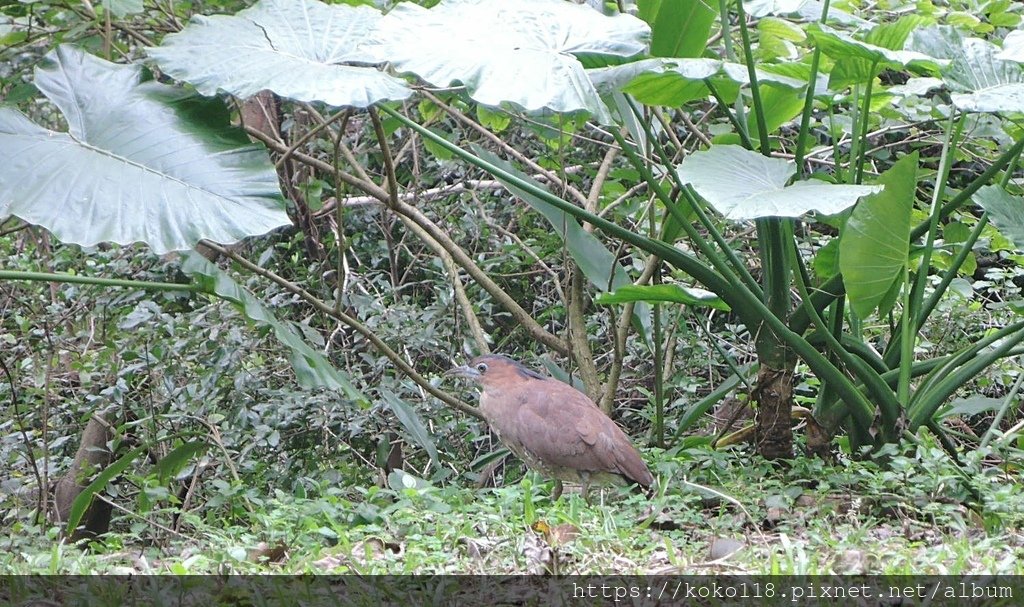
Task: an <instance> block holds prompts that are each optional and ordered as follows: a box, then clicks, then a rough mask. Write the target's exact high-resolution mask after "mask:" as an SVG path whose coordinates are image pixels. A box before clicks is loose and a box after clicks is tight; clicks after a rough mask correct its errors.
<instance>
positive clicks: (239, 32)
mask: <svg viewBox="0 0 1024 607" xmlns="http://www.w3.org/2000/svg"><path fill="white" fill-rule="evenodd" d="M380 18H381V14H380V13H379V12H378V11H377V10H376V9H374V8H372V7H369V6H347V5H343V4H339V5H329V4H324V3H323V2H319V1H318V0H260V2H258V3H257V4H256V5H254V6H252V7H251V8H247V9H245V10H243V11H241V12H239V13H238V14H237V15H233V16H229V15H214V16H212V17H204V16H196V17H193V18H192V21H191V23H190V24H189V25H188V27H186V28H185V29H184V30H182V31H181V32H179V33H177V34H171V35H169V36H167V37H166V38H164V41H163V44H161V45H160V46H158V47H156V48H149V49H147V51H146V52H147V53H148V54H149V56H150V57H152V58H153V59H155V60H156V62H157V63H158V64H159V65H160V67H161V68H162V69H163V70H164V71H166V72H167V73H168V74H170V75H172V76H174V77H175V78H178V79H179V80H184V81H186V82H189V83H191V84H193V85H194V86H195V87H196V89H198V90H199V92H201V93H203V94H204V95H215V94H217V92H218V91H227V92H229V93H231V94H233V95H237V96H239V97H243V98H245V97H251V96H253V95H255V94H256V93H258V92H259V91H261V90H264V89H270V90H272V91H274V92H275V93H277V94H278V95H281V96H283V97H288V98H291V99H296V100H299V101H323V102H324V103H327V104H329V105H334V106H353V107H360V108H362V107H367V106H369V105H372V104H374V103H376V102H378V101H381V100H386V99H405V98H406V97H408V96H409V95H410V94H411V93H412V91H411V90H410V89H409V88H408V87H406V86H405V83H404V82H402V81H401V80H399V79H397V78H393V77H391V76H389V75H387V74H384V73H382V72H381V71H379V70H377V69H375V68H372V67H365V66H361V65H354V63H360V64H366V63H374V62H375V61H377V59H376V57H375V55H374V53H373V51H372V50H371V49H370V48H369V47H368V46H367V45H366V44H365V42H366V41H367V39H368V38H369V36H370V35H371V33H372V32H373V28H374V27H375V25H376V24H377V22H378V21H379V20H380Z"/></svg>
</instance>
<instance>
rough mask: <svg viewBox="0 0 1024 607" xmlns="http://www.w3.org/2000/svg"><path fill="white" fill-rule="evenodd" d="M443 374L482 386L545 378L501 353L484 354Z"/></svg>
mask: <svg viewBox="0 0 1024 607" xmlns="http://www.w3.org/2000/svg"><path fill="white" fill-rule="evenodd" d="M445 375H454V376H456V377H462V378H465V379H468V380H471V381H474V382H476V383H478V384H481V385H483V386H485V387H486V386H487V385H488V384H492V383H494V382H499V381H503V380H504V381H508V380H512V379H518V380H520V381H521V380H524V379H547V378H546V377H545V376H543V375H541V374H540V373H537V372H536V371H533V370H532V369H529V368H527V367H525V366H523V365H522V364H521V363H519V362H517V361H515V360H512V359H511V358H509V357H507V356H503V355H501V354H485V355H483V356H477V357H476V358H474V359H473V360H471V361H469V364H468V365H462V366H460V367H454V368H452V369H450V370H448V371H447V372H446V373H445Z"/></svg>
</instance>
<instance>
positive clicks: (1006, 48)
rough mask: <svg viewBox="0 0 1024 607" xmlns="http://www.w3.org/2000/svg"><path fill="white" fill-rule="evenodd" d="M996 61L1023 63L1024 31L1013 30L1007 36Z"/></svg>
mask: <svg viewBox="0 0 1024 607" xmlns="http://www.w3.org/2000/svg"><path fill="white" fill-rule="evenodd" d="M996 59H1002V60H1004V61H1016V62H1018V63H1024V30H1014V31H1012V32H1010V33H1009V34H1007V36H1006V39H1005V40H1003V48H1002V50H1001V51H999V54H997V55H996Z"/></svg>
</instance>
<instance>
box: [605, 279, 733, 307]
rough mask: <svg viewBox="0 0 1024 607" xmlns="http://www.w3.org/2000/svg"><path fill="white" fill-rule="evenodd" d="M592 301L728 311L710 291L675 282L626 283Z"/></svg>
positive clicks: (720, 299) (720, 300)
mask: <svg viewBox="0 0 1024 607" xmlns="http://www.w3.org/2000/svg"><path fill="white" fill-rule="evenodd" d="M594 301H595V302H596V303H599V304H618V303H629V302H635V301H645V302H647V303H658V302H668V303H679V304H685V305H688V306H694V307H698V308H701V307H703V308H714V309H716V310H723V311H726V312H728V311H729V310H730V309H731V308H729V304H727V303H725V302H724V301H722V298H721V297H719V296H718V295H715V294H714V293H712V292H711V291H705V290H704V289H698V288H695V287H683V286H680V285H676V284H661V285H642V286H641V285H626V286H624V287H619V288H618V289H615V290H614V291H612V292H611V293H599V294H598V295H597V297H595V298H594Z"/></svg>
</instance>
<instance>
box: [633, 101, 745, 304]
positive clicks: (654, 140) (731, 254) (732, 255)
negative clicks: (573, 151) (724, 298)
mask: <svg viewBox="0 0 1024 607" xmlns="http://www.w3.org/2000/svg"><path fill="white" fill-rule="evenodd" d="M629 106H630V109H631V110H632V111H633V114H634V115H635V116H636V117H637V120H638V122H639V124H642V125H643V127H644V132H645V134H646V135H647V140H648V141H650V142H651V144H652V146H653V147H654V151H655V152H656V153H657V154H658V157H659V158H660V159H661V163H662V164H663V165H664V166H666V167H671V166H672V160H671V158H670V157H669V155H668V151H667V150H666V149H665V146H664V145H662V143H661V141H660V139H659V138H658V137H656V136H655V134H654V133H653V132H652V130H651V127H650V123H649V122H648V121H645V120H640V118H641V116H640V112H639V110H638V108H637V107H636V105H635V104H634V103H633V102H632V101H631V100H630V101H629ZM625 144H626V142H625V139H623V140H621V141H619V146H620V147H624V146H625ZM627 153H628V152H627ZM630 160H631V161H634V160H635V161H639V160H640V159H639V155H635V156H631V157H630ZM634 166H636V162H634ZM637 168H638V170H642V169H640V167H637ZM668 174H669V176H670V177H671V178H672V181H673V182H674V183H675V185H676V188H677V189H678V190H679V192H680V193H681V195H682V196H683V197H684V198H686V201H687V202H688V203H689V204H690V208H691V209H693V212H694V213H695V214H696V215H697V219H698V220H700V222H701V225H703V226H704V229H705V230H707V231H708V234H710V235H711V238H712V239H713V240H714V241H715V244H717V245H718V249H719V250H720V251H721V252H722V255H724V256H725V258H726V260H727V261H728V262H729V265H731V266H732V269H733V271H734V272H736V274H737V275H738V276H739V279H740V280H742V281H743V284H745V285H746V286H747V288H749V289H751V290H752V291H754V292H755V293H757V294H758V296H760V294H761V288H760V287H759V286H758V285H757V283H756V282H755V281H754V278H753V277H752V276H751V275H750V272H749V271H748V270H747V266H746V264H744V263H743V261H742V260H741V259H740V258H739V256H737V255H736V252H735V251H733V249H732V247H730V246H729V243H728V242H727V241H726V240H725V237H724V236H723V235H722V232H721V230H719V229H718V227H717V226H716V225H715V224H714V222H713V221H711V218H710V217H709V216H708V214H707V211H705V209H704V205H703V204H702V203H701V201H700V200H698V198H697V195H696V194H694V192H693V190H692V188H689V187H687V186H686V184H684V183H683V182H682V180H681V179H680V178H679V173H677V172H676V171H674V170H669V171H668ZM652 178H653V175H652ZM648 186H649V187H652V186H651V185H650V184H648ZM661 193H662V194H665V192H664V190H663V189H662V190H661ZM655 194H658V191H657V190H655ZM665 196H666V198H665V199H661V200H662V203H663V204H664V205H665V206H666V208H667V207H669V206H670V205H671V206H673V207H676V209H675V210H676V213H674V214H673V217H674V218H675V219H676V220H677V221H680V217H681V213H682V212H681V211H680V210H679V209H678V203H676V201H674V200H670V199H669V198H668V195H667V194H665ZM659 198H660V196H659ZM669 212H672V210H671V209H670V211H669ZM688 225H689V222H686V223H684V224H683V230H684V231H686V234H687V236H688V237H690V238H693V237H695V236H696V232H692V233H691V231H692V230H687V226H688ZM702 252H704V253H705V254H707V252H706V251H702ZM716 257H717V256H716Z"/></svg>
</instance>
